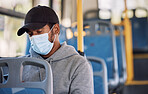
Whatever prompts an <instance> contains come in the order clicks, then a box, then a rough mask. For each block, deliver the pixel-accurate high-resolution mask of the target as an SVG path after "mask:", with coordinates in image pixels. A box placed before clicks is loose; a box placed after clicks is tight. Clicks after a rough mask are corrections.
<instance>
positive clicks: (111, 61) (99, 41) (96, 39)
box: [67, 20, 119, 88]
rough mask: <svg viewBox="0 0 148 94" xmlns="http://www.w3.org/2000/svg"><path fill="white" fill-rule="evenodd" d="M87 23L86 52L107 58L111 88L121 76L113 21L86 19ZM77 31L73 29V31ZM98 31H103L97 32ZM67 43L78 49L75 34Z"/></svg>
mask: <svg viewBox="0 0 148 94" xmlns="http://www.w3.org/2000/svg"><path fill="white" fill-rule="evenodd" d="M98 24H99V25H98ZM87 25H88V26H89V29H84V30H85V32H86V35H85V36H84V53H85V54H86V56H95V57H99V58H102V59H104V60H105V62H106V65H107V72H108V84H109V88H115V87H116V86H117V85H118V83H119V76H118V63H117V52H116V51H117V49H116V41H115V40H116V39H115V36H114V32H113V31H114V30H113V29H114V28H113V26H112V25H111V23H109V22H105V21H99V20H93V21H92V20H91V21H84V26H87ZM76 31H77V30H75V31H73V33H75V32H76ZM97 31H100V32H101V33H97ZM67 44H70V45H72V46H74V47H75V48H76V49H77V37H76V36H74V37H73V38H71V39H69V40H67ZM93 67H96V66H95V65H94V66H93ZM95 69H96V68H95Z"/></svg>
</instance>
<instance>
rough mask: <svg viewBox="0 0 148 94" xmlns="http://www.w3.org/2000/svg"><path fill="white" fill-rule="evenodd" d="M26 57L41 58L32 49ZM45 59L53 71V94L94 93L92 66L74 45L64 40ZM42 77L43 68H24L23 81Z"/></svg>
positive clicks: (43, 76)
mask: <svg viewBox="0 0 148 94" xmlns="http://www.w3.org/2000/svg"><path fill="white" fill-rule="evenodd" d="M26 57H34V58H40V59H43V58H42V57H41V56H40V55H38V54H37V53H35V52H34V51H33V50H31V51H30V55H27V56H26ZM45 60H46V61H48V62H49V63H50V65H51V68H52V72H53V94H94V88H93V72H92V67H91V65H90V64H89V63H88V61H87V60H86V59H85V58H84V57H82V56H80V55H79V54H78V53H77V51H76V50H75V49H74V47H72V46H69V45H67V44H66V42H64V43H63V44H62V46H61V47H60V48H59V49H58V50H57V51H56V52H55V53H54V54H53V55H52V56H50V57H49V58H47V59H45ZM44 78H45V71H44V69H40V68H38V67H34V66H26V67H25V68H24V73H23V80H24V81H40V80H43V79H44Z"/></svg>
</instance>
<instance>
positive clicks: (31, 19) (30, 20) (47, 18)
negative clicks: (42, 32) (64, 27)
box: [17, 5, 59, 36]
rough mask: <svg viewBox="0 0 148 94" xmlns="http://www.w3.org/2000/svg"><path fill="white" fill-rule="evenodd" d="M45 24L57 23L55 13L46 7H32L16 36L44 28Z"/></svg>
mask: <svg viewBox="0 0 148 94" xmlns="http://www.w3.org/2000/svg"><path fill="white" fill-rule="evenodd" d="M47 23H51V24H53V23H59V19H58V16H57V14H56V13H55V11H54V10H53V9H51V8H49V7H47V6H40V5H38V6H36V7H33V8H32V9H31V10H29V12H28V13H27V14H26V17H25V23H24V24H25V25H24V26H23V27H21V28H20V29H19V30H18V32H17V35H18V36H21V35H22V34H24V33H25V32H27V31H28V30H29V29H32V30H36V29H40V28H42V27H44V26H45V25H46V24H47Z"/></svg>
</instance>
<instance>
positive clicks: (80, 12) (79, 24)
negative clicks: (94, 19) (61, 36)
mask: <svg viewBox="0 0 148 94" xmlns="http://www.w3.org/2000/svg"><path fill="white" fill-rule="evenodd" d="M77 31H78V37H77V43H78V52H79V53H80V54H81V55H84V47H83V9H82V0H77Z"/></svg>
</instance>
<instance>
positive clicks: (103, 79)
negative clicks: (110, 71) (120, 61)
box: [87, 57, 108, 94]
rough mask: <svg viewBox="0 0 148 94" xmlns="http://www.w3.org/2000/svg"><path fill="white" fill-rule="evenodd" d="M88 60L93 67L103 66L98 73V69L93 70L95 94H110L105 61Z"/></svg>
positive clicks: (98, 59)
mask: <svg viewBox="0 0 148 94" xmlns="http://www.w3.org/2000/svg"><path fill="white" fill-rule="evenodd" d="M87 60H88V61H89V62H90V63H91V64H92V65H93V66H94V64H95V65H101V69H99V70H98V71H96V69H94V68H93V71H94V72H93V73H94V92H95V94H108V83H107V68H106V63H105V61H104V60H103V59H101V58H98V57H87ZM98 80H99V81H100V82H99V81H98Z"/></svg>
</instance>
